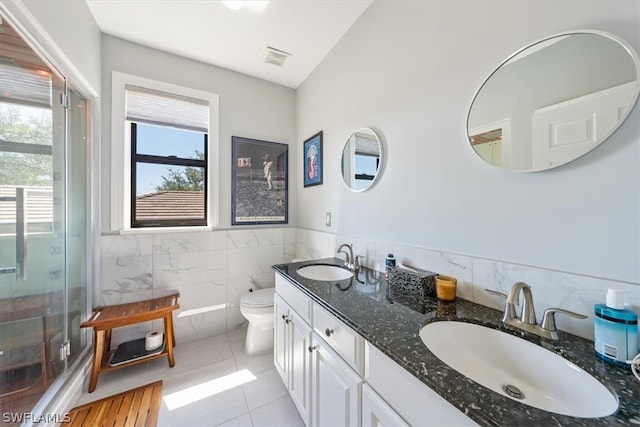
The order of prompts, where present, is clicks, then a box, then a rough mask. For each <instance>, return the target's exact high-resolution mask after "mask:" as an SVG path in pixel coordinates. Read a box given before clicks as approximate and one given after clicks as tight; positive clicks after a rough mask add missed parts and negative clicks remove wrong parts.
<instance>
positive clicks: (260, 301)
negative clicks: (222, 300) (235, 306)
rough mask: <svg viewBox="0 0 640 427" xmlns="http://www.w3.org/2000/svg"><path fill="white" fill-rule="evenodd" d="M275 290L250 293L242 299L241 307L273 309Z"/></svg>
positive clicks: (268, 289)
mask: <svg viewBox="0 0 640 427" xmlns="http://www.w3.org/2000/svg"><path fill="white" fill-rule="evenodd" d="M275 291H276V290H275V288H267V289H260V290H257V291H253V292H249V293H248V294H246V295H244V296H242V298H240V305H241V306H243V307H248V308H260V307H273V296H274V294H275Z"/></svg>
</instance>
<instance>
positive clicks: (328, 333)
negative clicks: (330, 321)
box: [324, 328, 333, 337]
mask: <svg viewBox="0 0 640 427" xmlns="http://www.w3.org/2000/svg"><path fill="white" fill-rule="evenodd" d="M332 333H333V329H329V328H327V329H325V330H324V334H325V335H326V336H328V337H330V336H331V334H332Z"/></svg>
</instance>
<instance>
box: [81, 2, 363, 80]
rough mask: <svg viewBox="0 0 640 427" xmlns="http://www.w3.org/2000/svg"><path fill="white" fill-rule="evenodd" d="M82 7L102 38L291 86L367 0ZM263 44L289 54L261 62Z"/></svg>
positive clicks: (98, 4)
mask: <svg viewBox="0 0 640 427" xmlns="http://www.w3.org/2000/svg"><path fill="white" fill-rule="evenodd" d="M86 2H87V4H88V6H89V9H90V10H91V13H92V14H93V16H94V18H95V20H96V22H97V24H98V26H99V27H100V29H101V31H102V32H103V33H105V34H109V35H112V36H115V37H119V38H122V39H125V40H130V41H132V42H136V43H139V44H142V45H145V46H149V47H152V48H155V49H159V50H163V51H166V52H170V53H173V54H176V55H181V56H184V57H187V58H191V59H195V60H198V61H202V62H206V63H209V64H213V65H217V66H220V67H223V68H227V69H230V70H234V71H238V72H241V73H244V74H248V75H251V76H254V77H258V78H261V79H264V80H268V81H271V82H274V83H278V84H281V85H284V86H288V87H291V88H297V87H298V86H299V85H300V84H301V83H302V82H303V81H304V80H305V79H306V78H307V76H309V74H311V72H312V71H313V70H314V68H315V67H316V66H317V65H318V64H319V63H320V62H321V61H322V59H323V58H324V57H325V56H326V55H327V54H328V53H329V51H330V50H331V49H332V48H333V46H335V44H336V43H337V42H338V41H339V40H340V38H341V37H342V36H343V35H344V34H345V33H346V32H347V30H348V29H349V28H350V27H351V25H353V23H354V22H355V21H356V20H357V19H358V17H359V16H360V15H361V14H362V12H364V11H365V9H366V8H367V7H368V6H369V5H370V4H371V2H372V0H349V1H345V0H304V1H303V0H270V1H244V2H242V1H240V2H237V1H236V2H231V3H237V4H239V3H242V4H243V6H244V7H243V8H241V9H238V10H232V9H230V8H228V7H227V6H225V5H224V4H223V2H221V1H217V0H163V1H149V0H86ZM224 3H227V2H224ZM267 46H270V47H273V48H275V49H278V50H280V51H284V52H286V53H290V54H291V56H290V57H288V58H287V59H286V62H285V64H284V65H283V66H282V67H279V66H277V65H273V64H271V63H267V62H265V58H266V48H267Z"/></svg>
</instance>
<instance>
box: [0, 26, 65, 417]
mask: <svg viewBox="0 0 640 427" xmlns="http://www.w3.org/2000/svg"><path fill="white" fill-rule="evenodd" d="M2 30H3V33H4V35H5V36H7V37H9V38H8V39H7V38H5V39H3V41H2V43H3V44H4V43H8V44H12V46H13V50H11V51H12V52H16V54H15V56H14V57H13V58H6V57H2V58H0V59H1V60H0V87H2V91H0V407H2V409H3V412H5V413H21V412H29V411H30V410H31V408H33V407H34V406H35V404H36V402H38V400H39V399H40V398H41V397H42V395H43V394H44V392H45V391H46V390H47V389H48V387H49V386H50V385H51V383H52V382H53V381H54V380H55V379H56V378H57V377H58V376H59V375H60V374H61V373H62V372H63V371H64V369H65V367H66V362H65V360H61V357H60V354H61V348H63V347H64V344H65V343H66V342H67V335H66V332H65V322H67V318H66V314H65V308H66V299H67V289H66V279H67V277H66V276H67V271H66V262H67V261H66V251H67V237H66V223H67V219H66V211H67V203H68V198H67V184H66V181H67V179H66V177H67V171H66V168H67V167H68V165H67V161H66V157H67V152H66V138H67V136H66V132H67V130H66V127H67V125H66V114H67V113H66V110H65V108H64V105H63V103H61V102H60V101H61V100H64V98H61V96H62V95H63V94H64V93H65V82H64V80H63V79H62V78H60V77H59V76H57V75H56V73H55V72H54V71H53V70H52V69H51V68H49V67H48V66H47V65H46V64H45V63H44V62H43V61H42V60H40V58H39V57H38V56H37V55H36V54H35V53H34V52H33V51H32V50H31V49H30V48H29V47H28V46H27V45H26V44H25V43H24V42H23V41H22V39H21V38H20V37H19V36H18V35H17V34H16V33H15V31H13V29H12V28H11V27H10V26H8V25H7V24H6V22H3V25H2ZM5 40H8V41H5ZM3 51H4V50H3Z"/></svg>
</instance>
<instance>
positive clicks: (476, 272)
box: [295, 229, 640, 340]
mask: <svg viewBox="0 0 640 427" xmlns="http://www.w3.org/2000/svg"><path fill="white" fill-rule="evenodd" d="M336 242H338V243H340V242H349V243H354V248H356V247H358V248H363V249H359V250H364V251H367V252H366V253H367V266H368V267H370V268H374V269H376V270H379V271H384V259H385V257H386V255H387V254H388V253H393V254H394V255H395V257H396V260H397V261H396V262H397V263H398V264H401V263H406V264H407V265H413V266H415V267H420V268H424V269H427V270H431V271H433V272H436V273H439V274H444V275H448V276H453V277H456V278H457V279H458V295H459V296H460V297H462V298H464V299H467V300H470V301H474V302H476V303H478V304H482V305H485V306H488V307H492V308H495V309H497V310H502V309H503V307H504V299H503V298H499V297H495V296H491V295H489V294H488V293H487V292H486V291H485V288H489V289H494V290H497V291H500V292H503V293H508V292H509V289H510V288H511V286H512V285H513V284H514V283H515V282H518V281H523V282H526V283H527V284H529V285H530V286H531V287H532V289H533V295H534V304H535V309H536V314H537V317H538V320H540V319H541V318H542V314H543V313H544V310H546V309H547V308H550V307H560V308H564V309H567V310H571V311H575V312H578V313H581V314H584V315H586V316H588V319H584V320H578V319H573V318H570V317H567V316H562V315H558V316H557V326H558V328H559V329H561V330H563V331H567V332H570V333H572V334H575V335H578V336H581V337H584V338H587V339H590V340H593V307H594V305H595V304H596V303H602V302H604V300H605V294H606V291H607V288H615V289H624V290H627V291H628V292H629V293H628V298H627V303H628V304H629V307H630V308H631V309H633V310H635V311H636V312H637V313H639V314H640V284H634V283H625V282H618V281H613V280H607V279H602V278H594V277H588V276H583V275H579V274H575V273H566V272H560V271H555V270H548V269H544V268H539V267H531V266H526V265H517V264H511V263H506V262H500V261H494V260H488V259H483V258H475V257H470V256H465V255H458V254H451V253H447V252H441V251H436V250H432V249H428V248H422V247H416V246H410V245H404V244H401V243H398V242H389V241H366V240H363V239H359V238H356V237H350V236H347V235H339V236H336V237H335V238H334V239H332V238H331V235H330V234H329V233H324V232H318V231H313V230H303V229H298V230H297V232H296V254H295V256H296V258H311V259H313V258H324V257H327V256H333V254H332V253H331V251H332V250H333V249H332V248H333V247H335V248H337V245H336V246H333V247H332V246H331V244H334V245H335V243H336ZM371 254H373V255H372V256H371Z"/></svg>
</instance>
